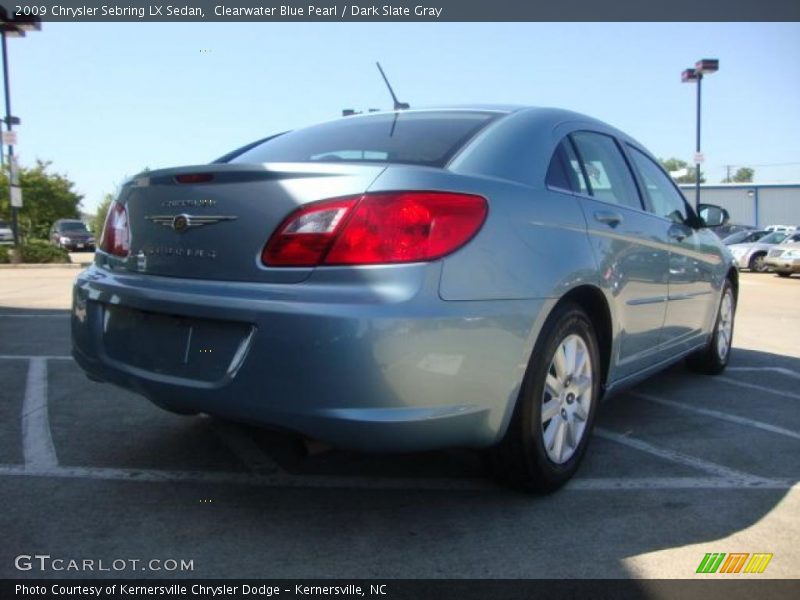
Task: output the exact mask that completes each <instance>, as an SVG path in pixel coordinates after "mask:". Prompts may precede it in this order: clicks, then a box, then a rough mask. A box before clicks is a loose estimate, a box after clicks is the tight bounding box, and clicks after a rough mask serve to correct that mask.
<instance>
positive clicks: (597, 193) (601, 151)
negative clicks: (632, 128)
mask: <svg viewBox="0 0 800 600" xmlns="http://www.w3.org/2000/svg"><path fill="white" fill-rule="evenodd" d="M571 137H572V141H573V142H574V143H575V149H576V152H577V155H578V158H579V159H580V161H581V166H582V167H583V170H584V172H585V174H586V178H587V179H588V185H589V193H590V194H591V195H592V196H594V197H595V198H597V199H598V200H602V201H603V202H610V203H611V204H619V205H621V206H627V207H628V208H637V209H639V210H642V203H641V200H640V199H639V192H638V191H637V189H636V184H635V183H634V181H633V176H632V175H631V171H630V169H629V168H628V163H627V162H625V157H624V156H623V155H622V151H621V150H620V149H619V146H617V143H616V142H615V141H614V138H612V137H610V136H608V135H605V134H602V133H594V132H589V131H579V132H576V133H573V134H572V135H571Z"/></svg>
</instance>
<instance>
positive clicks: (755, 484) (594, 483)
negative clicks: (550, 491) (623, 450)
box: [566, 477, 800, 491]
mask: <svg viewBox="0 0 800 600" xmlns="http://www.w3.org/2000/svg"><path fill="white" fill-rule="evenodd" d="M566 489H571V490H589V491H613V490H713V489H726V490H752V489H767V490H793V489H800V483H792V482H791V481H789V480H786V479H759V480H757V481H742V480H741V479H726V478H723V477H625V478H611V477H609V478H606V477H598V478H585V479H584V478H582V477H575V478H574V479H572V480H570V482H569V483H567V486H566Z"/></svg>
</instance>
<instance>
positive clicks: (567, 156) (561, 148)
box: [545, 138, 589, 194]
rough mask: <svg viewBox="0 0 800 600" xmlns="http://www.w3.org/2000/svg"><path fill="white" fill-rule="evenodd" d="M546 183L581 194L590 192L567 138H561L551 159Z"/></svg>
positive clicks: (552, 186) (549, 185)
mask: <svg viewBox="0 0 800 600" xmlns="http://www.w3.org/2000/svg"><path fill="white" fill-rule="evenodd" d="M545 184H546V185H547V186H548V187H551V188H556V189H561V190H567V191H571V192H579V193H581V194H588V193H589V188H588V187H587V185H586V180H585V179H584V177H583V171H582V170H581V165H580V163H579V162H578V157H577V156H576V155H575V151H574V150H573V149H572V145H571V144H570V142H569V140H568V139H567V138H564V139H563V140H561V143H560V144H559V145H558V147H557V148H556V150H555V152H554V153H553V158H552V159H550V166H549V167H548V169H547V177H546V179H545Z"/></svg>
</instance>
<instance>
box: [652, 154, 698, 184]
mask: <svg viewBox="0 0 800 600" xmlns="http://www.w3.org/2000/svg"><path fill="white" fill-rule="evenodd" d="M658 160H659V161H660V162H661V164H662V165H663V167H664V168H665V169H666V170H667V171H668V172H670V173H674V172H675V171H681V170H683V169H686V173H685V174H684V175H680V176H679V177H675V181H676V182H677V183H694V182H695V181H696V179H695V176H696V171H695V168H694V166H693V165H692V166H690V165H689V163H687V162H686V161H685V160H680V159H679V158H667V159H663V158H659V159H658ZM705 182H706V178H705V175H703V172H702V171H700V183H705Z"/></svg>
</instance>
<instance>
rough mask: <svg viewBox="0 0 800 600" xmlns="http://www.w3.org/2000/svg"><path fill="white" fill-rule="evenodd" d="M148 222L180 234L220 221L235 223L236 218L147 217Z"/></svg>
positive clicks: (196, 216)
mask: <svg viewBox="0 0 800 600" xmlns="http://www.w3.org/2000/svg"><path fill="white" fill-rule="evenodd" d="M145 219H146V220H148V221H152V222H153V223H156V224H158V225H163V226H164V227H169V228H171V229H173V230H175V231H177V232H178V233H183V232H184V231H189V230H190V229H192V228H194V227H202V226H203V225H214V224H215V223H219V222H220V221H234V220H236V217H233V216H225V215H187V214H182V215H151V216H147V217H145Z"/></svg>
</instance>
